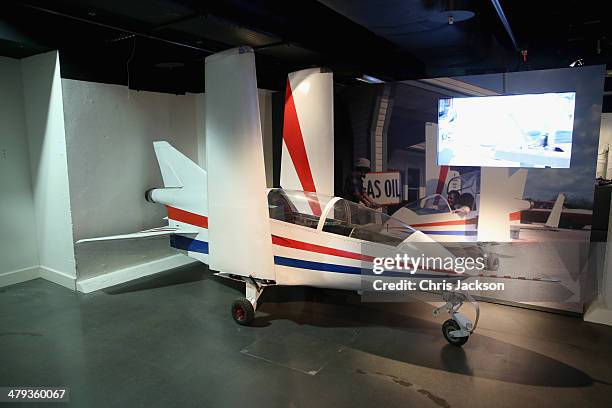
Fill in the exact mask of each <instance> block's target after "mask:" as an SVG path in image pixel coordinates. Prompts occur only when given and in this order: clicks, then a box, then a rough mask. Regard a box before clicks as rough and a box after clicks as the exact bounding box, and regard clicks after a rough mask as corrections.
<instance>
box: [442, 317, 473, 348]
mask: <svg viewBox="0 0 612 408" xmlns="http://www.w3.org/2000/svg"><path fill="white" fill-rule="evenodd" d="M455 330H461V327H459V324H458V323H457V322H456V321H454V320H453V319H448V320H447V321H445V322H444V324H443V325H442V334H443V335H444V338H445V339H446V341H448V342H449V343H450V344H452V345H453V346H463V345H464V344H465V343H466V342H467V341H468V339H469V338H470V336H465V337H452V336H451V334H450V333H451V332H452V331H455Z"/></svg>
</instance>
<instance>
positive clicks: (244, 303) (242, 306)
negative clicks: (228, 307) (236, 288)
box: [232, 298, 255, 326]
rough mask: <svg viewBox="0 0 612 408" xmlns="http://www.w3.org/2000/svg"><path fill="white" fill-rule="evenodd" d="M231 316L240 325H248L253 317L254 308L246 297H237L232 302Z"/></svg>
mask: <svg viewBox="0 0 612 408" xmlns="http://www.w3.org/2000/svg"><path fill="white" fill-rule="evenodd" d="M232 317H233V318H234V321H235V322H236V323H238V324H240V325H242V326H250V325H251V323H253V319H254V318H255V309H254V308H253V305H252V304H251V302H249V301H248V299H246V298H238V299H236V300H234V302H233V303H232Z"/></svg>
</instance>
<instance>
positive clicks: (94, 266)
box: [62, 79, 198, 280]
mask: <svg viewBox="0 0 612 408" xmlns="http://www.w3.org/2000/svg"><path fill="white" fill-rule="evenodd" d="M62 87H63V93H64V110H65V123H66V138H67V146H68V172H69V176H70V192H71V201H72V214H73V222H74V238H75V241H76V240H79V239H83V238H92V237H97V236H106V235H115V234H124V233H130V232H135V231H139V230H142V229H147V228H152V227H158V226H162V225H165V223H166V221H164V220H163V218H164V217H165V216H166V215H167V214H166V210H165V208H164V207H163V206H162V205H159V204H152V203H148V202H146V201H145V199H144V192H145V190H147V189H148V188H152V187H161V186H163V183H162V180H161V173H160V170H159V166H158V164H157V160H156V158H155V152H154V150H153V141H156V140H166V141H168V142H170V143H171V144H172V145H173V146H175V147H176V148H177V149H178V150H180V151H181V152H182V153H184V154H185V155H186V156H188V157H189V158H191V159H192V160H194V161H197V157H198V143H197V131H196V128H197V124H196V118H197V116H198V115H197V112H196V95H170V94H162V93H155V92H143V91H140V92H137V91H133V90H128V88H127V87H125V86H119V85H109V84H99V83H92V82H84V81H76V80H69V79H64V80H62ZM174 254H176V252H175V251H173V250H172V249H171V248H170V245H169V242H168V239H167V238H160V239H147V240H141V241H138V240H131V241H119V242H117V241H116V242H94V243H85V244H78V245H76V257H77V261H78V275H79V280H83V279H88V278H92V277H95V276H99V275H103V274H106V273H111V272H114V271H117V270H121V269H126V268H130V267H137V266H139V265H141V264H144V263H148V262H151V261H153V260H157V259H161V258H165V257H168V256H172V255H174Z"/></svg>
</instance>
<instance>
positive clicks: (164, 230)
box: [76, 227, 198, 244]
mask: <svg viewBox="0 0 612 408" xmlns="http://www.w3.org/2000/svg"><path fill="white" fill-rule="evenodd" d="M173 234H180V235H187V236H192V237H195V236H196V235H197V234H198V231H194V230H187V229H181V228H177V227H159V228H152V229H149V230H145V231H140V232H134V233H132V234H123V235H110V236H108V237H98V238H87V239H80V240H78V241H77V242H76V243H77V244H82V243H84V242H97V241H117V240H123V239H136V238H156V237H164V236H169V235H173Z"/></svg>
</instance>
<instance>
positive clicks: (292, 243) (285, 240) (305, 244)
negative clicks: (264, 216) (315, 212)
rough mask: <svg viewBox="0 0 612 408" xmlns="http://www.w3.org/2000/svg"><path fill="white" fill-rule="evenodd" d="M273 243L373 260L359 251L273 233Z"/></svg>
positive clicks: (345, 256)
mask: <svg viewBox="0 0 612 408" xmlns="http://www.w3.org/2000/svg"><path fill="white" fill-rule="evenodd" d="M272 243H273V244H275V245H280V246H284V247H287V248H294V249H301V250H303V251H309V252H317V253H319V254H325V255H333V256H340V257H342V258H350V259H357V260H359V261H367V262H372V261H373V260H374V257H373V256H369V255H363V254H359V253H357V252H351V251H345V250H342V249H336V248H329V247H325V246H321V245H316V244H310V243H308V242H302V241H296V240H294V239H291V238H285V237H279V236H277V235H272Z"/></svg>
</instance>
